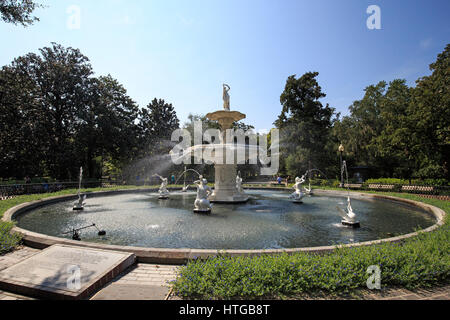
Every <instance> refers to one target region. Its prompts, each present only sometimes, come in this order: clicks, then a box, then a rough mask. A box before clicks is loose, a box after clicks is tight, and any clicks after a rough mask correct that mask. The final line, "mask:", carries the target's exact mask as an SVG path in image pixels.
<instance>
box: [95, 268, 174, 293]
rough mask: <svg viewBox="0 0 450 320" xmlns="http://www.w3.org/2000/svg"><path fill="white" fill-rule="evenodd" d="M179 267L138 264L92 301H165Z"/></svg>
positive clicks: (101, 291)
mask: <svg viewBox="0 0 450 320" xmlns="http://www.w3.org/2000/svg"><path fill="white" fill-rule="evenodd" d="M176 272H177V266H165V265H154V264H138V265H136V266H135V267H133V268H132V269H131V270H129V271H128V272H127V273H125V274H123V275H122V276H119V277H118V278H116V279H114V280H113V282H112V283H111V284H109V285H108V286H106V287H105V288H104V289H102V290H100V291H99V292H98V293H97V294H96V295H95V296H94V297H93V298H92V300H165V299H168V298H169V297H168V296H169V282H170V281H173V280H175V278H176Z"/></svg>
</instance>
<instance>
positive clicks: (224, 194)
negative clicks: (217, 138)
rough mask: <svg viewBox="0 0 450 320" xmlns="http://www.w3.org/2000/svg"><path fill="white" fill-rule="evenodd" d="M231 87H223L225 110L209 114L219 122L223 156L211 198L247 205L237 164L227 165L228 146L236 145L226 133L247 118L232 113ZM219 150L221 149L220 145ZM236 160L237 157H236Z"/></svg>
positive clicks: (217, 167)
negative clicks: (237, 182)
mask: <svg viewBox="0 0 450 320" xmlns="http://www.w3.org/2000/svg"><path fill="white" fill-rule="evenodd" d="M229 91H230V86H229V85H227V84H224V85H223V109H224V110H219V111H216V112H213V113H208V114H207V115H206V117H207V118H208V119H209V120H212V121H217V122H219V125H220V129H221V134H222V145H223V146H222V148H223V149H222V151H223V152H222V154H223V161H221V163H216V164H215V165H214V167H215V172H216V175H215V186H214V192H213V194H212V195H211V197H210V201H211V202H213V203H245V202H247V201H248V200H249V197H248V195H246V194H245V192H244V191H243V190H238V187H237V184H236V176H237V163H236V161H235V163H227V161H226V160H227V156H226V155H227V151H230V150H227V145H230V144H234V141H227V134H226V131H227V130H228V129H231V128H233V124H234V123H235V122H237V121H241V120H243V119H245V118H246V115H245V114H242V113H240V112H238V111H230V109H231V108H230V95H229ZM217 148H221V146H220V145H219V146H218V147H216V149H217ZM234 158H235V157H234Z"/></svg>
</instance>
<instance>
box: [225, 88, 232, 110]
mask: <svg viewBox="0 0 450 320" xmlns="http://www.w3.org/2000/svg"><path fill="white" fill-rule="evenodd" d="M230 89H231V88H230V86H229V85H227V84H224V85H223V108H224V110H226V111H230V94H229V93H228V92H229V91H230Z"/></svg>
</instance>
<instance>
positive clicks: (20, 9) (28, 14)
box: [0, 0, 43, 26]
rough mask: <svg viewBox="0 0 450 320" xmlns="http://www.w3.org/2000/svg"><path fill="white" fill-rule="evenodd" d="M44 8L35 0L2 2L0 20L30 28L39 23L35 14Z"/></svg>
mask: <svg viewBox="0 0 450 320" xmlns="http://www.w3.org/2000/svg"><path fill="white" fill-rule="evenodd" d="M42 7H43V6H42V5H40V4H38V3H36V2H35V1H34V0H0V18H1V19H2V20H3V21H4V22H7V23H13V24H16V25H17V24H20V25H22V26H28V25H31V24H33V23H34V22H36V21H39V18H37V17H35V16H34V15H33V12H34V11H35V10H36V9H37V8H42Z"/></svg>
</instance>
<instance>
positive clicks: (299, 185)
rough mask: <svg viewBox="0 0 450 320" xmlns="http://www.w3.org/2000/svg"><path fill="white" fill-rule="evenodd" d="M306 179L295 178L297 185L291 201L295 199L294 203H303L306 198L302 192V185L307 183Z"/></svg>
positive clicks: (303, 177)
mask: <svg viewBox="0 0 450 320" xmlns="http://www.w3.org/2000/svg"><path fill="white" fill-rule="evenodd" d="M305 181H306V179H305V176H302V177H301V178H299V177H297V178H295V184H294V189H295V192H294V193H293V194H291V199H294V201H293V202H294V203H299V204H301V203H303V201H302V200H303V198H304V197H305V194H304V193H303V192H302V185H303V183H305Z"/></svg>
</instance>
